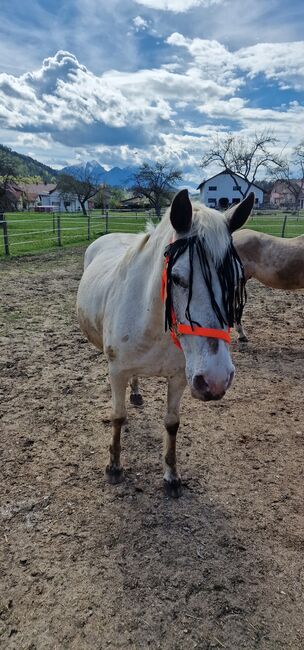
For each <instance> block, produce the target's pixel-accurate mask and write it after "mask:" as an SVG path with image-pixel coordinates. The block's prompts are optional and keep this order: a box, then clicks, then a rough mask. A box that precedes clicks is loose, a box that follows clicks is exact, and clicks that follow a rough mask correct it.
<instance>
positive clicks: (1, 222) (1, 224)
mask: <svg viewBox="0 0 304 650" xmlns="http://www.w3.org/2000/svg"><path fill="white" fill-rule="evenodd" d="M0 228H2V230H3V243H4V251H5V255H9V254H10V253H9V245H8V230H7V221H6V219H5V215H4V214H3V213H2V212H1V213H0Z"/></svg>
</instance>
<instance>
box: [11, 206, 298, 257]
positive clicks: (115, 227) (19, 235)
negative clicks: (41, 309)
mask: <svg viewBox="0 0 304 650" xmlns="http://www.w3.org/2000/svg"><path fill="white" fill-rule="evenodd" d="M284 217H285V215H284V213H278V212H274V213H272V214H265V215H260V214H257V215H255V216H253V217H250V219H249V220H248V222H247V224H246V227H248V228H252V229H253V230H259V231H263V232H267V233H270V234H272V235H277V236H279V237H280V236H282V230H283V223H284ZM147 219H149V220H151V215H147V213H146V214H144V213H140V212H139V213H134V212H123V213H119V212H111V213H109V217H108V219H107V218H106V217H105V215H101V213H100V211H96V210H95V211H93V212H92V213H91V215H90V218H88V217H84V216H83V215H82V214H80V213H77V214H66V213H65V214H60V215H57V214H47V213H45V214H44V213H37V212H32V213H31V212H25V213H18V212H12V213H8V214H6V222H7V229H8V243H9V252H10V255H23V254H28V253H36V252H39V251H45V250H51V249H53V248H56V247H58V246H59V243H60V245H61V246H62V247H67V246H70V245H75V244H77V243H83V244H86V243H88V241H92V240H94V239H96V238H97V237H100V236H101V235H103V234H105V233H106V232H130V233H131V232H140V231H142V230H144V228H145V224H146V221H147ZM301 234H304V213H303V212H302V213H301V214H300V215H299V216H297V215H293V214H288V215H287V220H286V225H285V233H284V236H285V237H295V236H297V235H301ZM4 254H5V250H4V238H3V231H2V230H1V229H0V256H4Z"/></svg>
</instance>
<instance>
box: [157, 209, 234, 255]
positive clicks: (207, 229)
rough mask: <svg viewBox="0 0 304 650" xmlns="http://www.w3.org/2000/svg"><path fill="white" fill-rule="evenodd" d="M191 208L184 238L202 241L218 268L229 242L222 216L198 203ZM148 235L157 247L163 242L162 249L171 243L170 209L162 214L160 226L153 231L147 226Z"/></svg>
mask: <svg viewBox="0 0 304 650" xmlns="http://www.w3.org/2000/svg"><path fill="white" fill-rule="evenodd" d="M192 208H193V213H192V226H191V230H190V231H189V233H187V235H186V236H189V237H192V236H193V235H197V236H198V237H199V239H201V240H203V241H204V246H205V248H206V252H207V253H208V254H209V255H210V258H211V259H212V260H213V262H214V264H215V265H216V266H218V265H219V264H220V263H221V262H222V261H223V259H224V257H225V255H226V252H227V250H228V247H229V245H230V241H231V238H230V234H229V232H228V228H227V225H226V221H225V219H224V216H223V215H222V214H221V213H220V212H217V211H216V210H212V209H211V208H208V207H207V206H205V205H201V204H199V203H194V204H193V205H192ZM149 233H150V235H151V239H152V241H153V239H155V241H157V246H159V245H160V240H162V241H163V244H164V248H165V247H166V246H167V244H169V243H170V241H172V239H173V237H174V229H173V227H172V225H171V222H170V208H169V209H168V210H167V211H166V213H165V214H164V216H163V219H162V221H161V222H160V224H158V225H157V226H156V227H154V230H153V226H152V227H151V224H149Z"/></svg>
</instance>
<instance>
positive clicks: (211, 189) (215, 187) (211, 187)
mask: <svg viewBox="0 0 304 650" xmlns="http://www.w3.org/2000/svg"><path fill="white" fill-rule="evenodd" d="M208 190H210V191H211V192H216V190H217V185H209V187H208Z"/></svg>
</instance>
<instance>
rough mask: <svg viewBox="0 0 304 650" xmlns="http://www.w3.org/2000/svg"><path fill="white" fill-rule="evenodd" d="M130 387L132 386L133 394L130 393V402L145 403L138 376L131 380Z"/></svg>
mask: <svg viewBox="0 0 304 650" xmlns="http://www.w3.org/2000/svg"><path fill="white" fill-rule="evenodd" d="M130 387H131V394H130V402H131V404H133V406H142V405H143V403H144V400H143V398H142V395H141V394H140V392H139V386H138V378H137V377H132V379H131V381H130Z"/></svg>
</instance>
